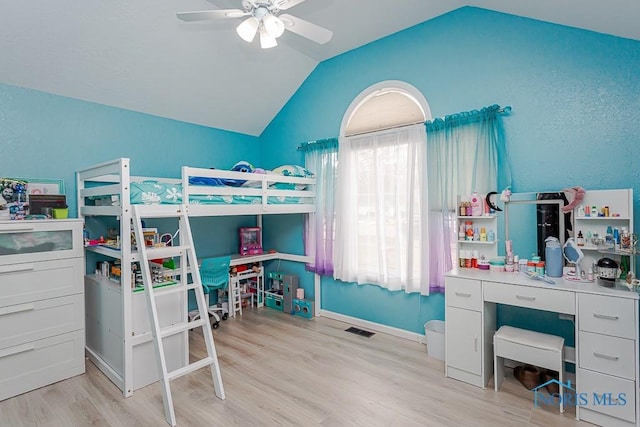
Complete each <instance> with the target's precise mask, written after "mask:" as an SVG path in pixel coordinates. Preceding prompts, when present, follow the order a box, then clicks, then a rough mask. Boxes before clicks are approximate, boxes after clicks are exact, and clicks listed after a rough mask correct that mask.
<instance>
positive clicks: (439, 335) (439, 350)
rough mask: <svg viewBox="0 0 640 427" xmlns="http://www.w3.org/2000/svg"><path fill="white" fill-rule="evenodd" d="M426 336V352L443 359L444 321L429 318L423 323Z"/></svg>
mask: <svg viewBox="0 0 640 427" xmlns="http://www.w3.org/2000/svg"><path fill="white" fill-rule="evenodd" d="M424 334H425V336H426V337H427V354H428V355H429V356H431V357H433V358H435V359H438V360H444V321H443V320H430V321H428V322H427V323H425V324H424Z"/></svg>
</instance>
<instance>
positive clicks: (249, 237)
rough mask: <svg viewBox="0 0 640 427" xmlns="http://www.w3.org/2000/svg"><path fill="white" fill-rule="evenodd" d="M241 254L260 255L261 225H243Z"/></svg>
mask: <svg viewBox="0 0 640 427" xmlns="http://www.w3.org/2000/svg"><path fill="white" fill-rule="evenodd" d="M239 234H240V239H239V240H240V249H239V252H240V255H259V254H261V253H262V233H261V231H260V227H241V228H240V230H239Z"/></svg>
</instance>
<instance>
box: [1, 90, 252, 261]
mask: <svg viewBox="0 0 640 427" xmlns="http://www.w3.org/2000/svg"><path fill="white" fill-rule="evenodd" d="M0 147H1V149H2V160H3V162H2V167H1V168H0V176H6V177H28V178H55V179H63V180H64V183H65V187H66V194H67V199H68V204H69V207H70V209H69V211H70V216H73V217H75V216H76V186H75V171H76V170H78V169H81V168H85V167H88V166H91V165H94V164H98V163H102V162H105V161H107V160H112V159H115V158H118V157H129V158H131V170H132V173H133V174H135V175H143V176H160V177H175V178H178V177H180V167H181V166H182V165H189V166H202V167H217V168H221V169H228V168H230V167H231V166H233V164H235V162H236V161H238V160H247V161H250V162H255V163H259V159H260V145H259V141H258V138H256V137H253V136H247V135H242V134H238V133H232V132H227V131H222V130H218V129H211V128H207V127H204V126H197V125H192V124H188V123H183V122H178V121H175V120H169V119H164V118H160V117H154V116H150V115H146V114H141V113H135V112H132V111H127V110H123V109H118V108H111V107H107V106H104V105H99V104H94V103H90V102H85V101H79V100H75V99H71V98H65V97H61V96H56V95H52V94H48V93H43V92H38V91H34V90H29V89H23V88H18V87H14V86H8V85H3V84H0ZM216 221H217V222H216ZM229 221H232V222H233V227H234V228H232V229H233V230H235V226H236V224H237V223H244V222H247V219H246V218H235V219H231V220H230V219H226V220H225V219H221V218H220V219H215V221H213V222H209V223H207V224H206V225H203V226H202V227H200V228H199V232H196V233H194V234H195V235H196V248H197V249H199V248H200V247H201V248H203V250H202V251H201V252H205V253H211V252H213V253H211V255H221V254H224V253H228V250H229V249H228V248H229V247H232V248H233V252H235V251H237V235H236V234H237V233H235V231H234V232H229V233H228V234H227V233H226V232H225V233H224V234H222V236H223V238H220V233H219V230H221V229H224V230H225V231H226V228H227V226H228V225H229ZM250 221H252V222H249V224H255V219H251V220H250ZM196 222H197V221H196ZM87 223H88V225H89V226H97V225H98V224H97V223H94V222H92V221H91V220H88V221H87ZM218 224H219V225H218ZM216 232H217V233H216Z"/></svg>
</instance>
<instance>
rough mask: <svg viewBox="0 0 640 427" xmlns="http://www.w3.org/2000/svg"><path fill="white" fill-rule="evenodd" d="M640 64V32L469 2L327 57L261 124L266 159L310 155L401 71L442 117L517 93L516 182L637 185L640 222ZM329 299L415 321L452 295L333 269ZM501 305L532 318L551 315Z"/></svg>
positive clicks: (435, 312)
mask: <svg viewBox="0 0 640 427" xmlns="http://www.w3.org/2000/svg"><path fill="white" fill-rule="evenodd" d="M639 76H640V42H637V41H632V40H627V39H622V38H617V37H612V36H607V35H602V34H597V33H593V32H589V31H583V30H578V29H573V28H568V27H563V26H558V25H554V24H548V23H543V22H540V21H535V20H530V19H525V18H519V17H515V16H511V15H506V14H501V13H496V12H491V11H487V10H483V9H477V8H471V7H466V8H462V9H458V10H456V11H453V12H451V13H449V14H446V15H443V16H441V17H439V18H436V19H434V20H432V21H429V22H425V23H423V24H420V25H417V26H415V27H413V28H410V29H408V30H405V31H402V32H400V33H397V34H394V35H391V36H389V37H386V38H384V39H381V40H379V41H377V42H374V43H371V44H369V45H366V46H364V47H362V48H359V49H356V50H353V51H351V52H348V53H346V54H343V55H341V56H338V57H336V58H333V59H331V60H328V61H325V62H323V63H321V64H320V65H319V66H318V67H317V68H316V70H315V71H314V72H313V73H312V74H311V75H310V76H309V77H308V78H307V80H306V81H305V83H304V84H303V85H302V86H301V87H300V89H299V90H298V91H297V93H296V94H295V95H294V96H293V97H292V98H291V100H290V101H289V102H288V103H287V105H286V106H285V107H284V108H283V109H282V110H281V112H280V113H279V114H278V116H277V117H276V118H275V119H274V120H273V121H272V123H271V124H270V125H269V127H268V128H267V129H266V130H265V132H264V133H263V135H262V136H261V142H262V143H263V144H264V146H266V147H269V148H270V149H269V150H268V151H264V152H263V156H262V161H263V164H264V165H265V166H267V167H270V166H272V165H277V164H278V163H282V162H301V161H302V157H301V155H300V153H298V152H296V151H295V147H296V146H297V145H298V144H299V143H300V142H303V141H311V140H315V139H321V138H328V137H335V136H338V133H339V129H340V124H341V121H342V118H343V115H344V113H345V111H346V109H347V108H348V106H349V104H350V103H351V101H352V100H353V99H354V98H355V97H356V96H357V95H358V94H359V93H360V92H361V91H363V90H365V89H366V88H367V87H369V86H371V85H373V84H375V83H378V82H380V81H384V80H402V81H405V82H407V83H409V84H412V85H413V86H415V87H416V88H418V89H419V90H420V91H421V92H422V94H423V95H424V96H425V97H426V99H427V101H428V102H429V104H430V107H431V111H432V113H433V115H434V117H440V116H443V115H445V114H451V113H456V112H460V111H467V110H471V109H477V108H481V107H484V106H488V105H492V104H500V105H503V106H504V105H511V106H512V107H513V113H512V114H511V116H509V117H507V118H505V131H506V135H507V142H508V150H509V154H510V156H511V165H512V170H513V182H512V186H513V190H514V191H517V192H525V191H549V190H560V189H562V188H565V187H568V186H574V185H579V186H582V187H584V188H586V189H605V188H629V187H631V188H633V189H634V194H635V196H634V199H635V200H634V209H635V212H636V214H635V221H636V223H638V219H639V218H640V206H639V204H638V200H639V197H640V180H639V179H638V176H639V174H640V169H639V168H637V167H634V166H633V163H632V162H633V161H634V160H636V163H637V159H638V158H640V144H638V139H639V138H640V96H639V94H640V77H639ZM271 148H275V149H271ZM505 184H506V183H500V188H502V186H504V185H505ZM300 230H301V229H300ZM300 230H298V231H300ZM322 306H323V308H324V309H327V310H331V311H335V312H338V313H342V314H345V315H349V316H355V317H359V318H363V319H366V320H370V321H374V322H380V323H383V324H387V325H390V326H394V327H398V328H401V329H406V330H410V331H415V332H421V331H422V330H423V329H422V326H423V324H424V323H425V322H426V321H427V320H429V319H432V318H440V319H442V318H443V316H444V310H443V298H442V295H432V296H429V297H418V296H416V295H406V294H404V293H401V292H400V293H390V292H387V291H385V290H382V289H380V288H378V287H376V286H367V285H365V286H359V285H354V284H344V283H341V282H336V281H333V280H332V279H330V278H324V279H323V281H322ZM532 313H533V314H532ZM499 315H500V318H501V320H503V321H515V322H522V321H524V320H523V319H530V321H529V323H532V324H535V323H536V321H537V320H539V319H540V318H543V317H544V316H543V315H542V314H535V312H521V311H517V312H513V311H509V310H507V311H504V310H501V312H500V313H499ZM547 317H548V316H547ZM547 317H544V319H543V323H547V320H548V319H547ZM564 323H566V322H564ZM565 326H566V325H560V326H559V327H560V328H561V329H564V328H565ZM556 327H558V326H557V325H556ZM534 329H535V327H534Z"/></svg>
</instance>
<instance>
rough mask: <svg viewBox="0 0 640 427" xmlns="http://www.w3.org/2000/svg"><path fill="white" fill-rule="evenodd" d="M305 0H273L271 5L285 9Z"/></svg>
mask: <svg viewBox="0 0 640 427" xmlns="http://www.w3.org/2000/svg"><path fill="white" fill-rule="evenodd" d="M303 1H305V0H273V5H274V6H275V7H276V9H279V10H287V9H290V8H292V7H293V6H295V5H297V4H300V3H302V2H303Z"/></svg>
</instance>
